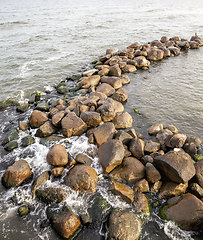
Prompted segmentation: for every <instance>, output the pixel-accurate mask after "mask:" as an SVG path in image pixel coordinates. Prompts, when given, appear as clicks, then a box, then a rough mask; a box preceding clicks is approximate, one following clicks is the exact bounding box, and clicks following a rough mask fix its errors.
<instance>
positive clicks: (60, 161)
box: [46, 144, 68, 166]
mask: <svg viewBox="0 0 203 240" xmlns="http://www.w3.org/2000/svg"><path fill="white" fill-rule="evenodd" d="M46 160H47V162H48V163H49V164H50V165H52V166H64V165H66V164H67V163H68V153H67V151H66V148H65V147H64V146H63V145H61V144H54V145H53V146H52V147H51V148H50V149H49V152H48V154H47V157H46Z"/></svg>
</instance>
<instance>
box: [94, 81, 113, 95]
mask: <svg viewBox="0 0 203 240" xmlns="http://www.w3.org/2000/svg"><path fill="white" fill-rule="evenodd" d="M96 92H101V93H103V94H105V95H106V96H108V97H109V96H111V95H112V94H114V92H115V89H114V88H113V87H112V86H111V85H109V84H108V83H102V84H100V85H99V86H98V87H97V88H96Z"/></svg>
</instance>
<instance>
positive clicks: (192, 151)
mask: <svg viewBox="0 0 203 240" xmlns="http://www.w3.org/2000/svg"><path fill="white" fill-rule="evenodd" d="M183 149H184V151H185V152H186V153H188V154H189V155H190V156H191V157H194V156H195V155H196V154H197V152H198V149H197V147H196V145H195V144H194V143H185V144H184V146H183Z"/></svg>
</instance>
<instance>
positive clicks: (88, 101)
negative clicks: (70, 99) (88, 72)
mask: <svg viewBox="0 0 203 240" xmlns="http://www.w3.org/2000/svg"><path fill="white" fill-rule="evenodd" d="M82 103H83V104H84V105H87V106H88V107H92V106H94V107H97V101H96V100H95V99H94V98H93V97H92V98H91V97H89V98H88V99H86V100H84V101H82Z"/></svg>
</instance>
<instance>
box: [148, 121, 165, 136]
mask: <svg viewBox="0 0 203 240" xmlns="http://www.w3.org/2000/svg"><path fill="white" fill-rule="evenodd" d="M162 129H163V124H162V123H156V124H154V125H152V126H151V127H150V128H148V134H149V135H156V134H157V133H158V132H159V131H161V130H162Z"/></svg>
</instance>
